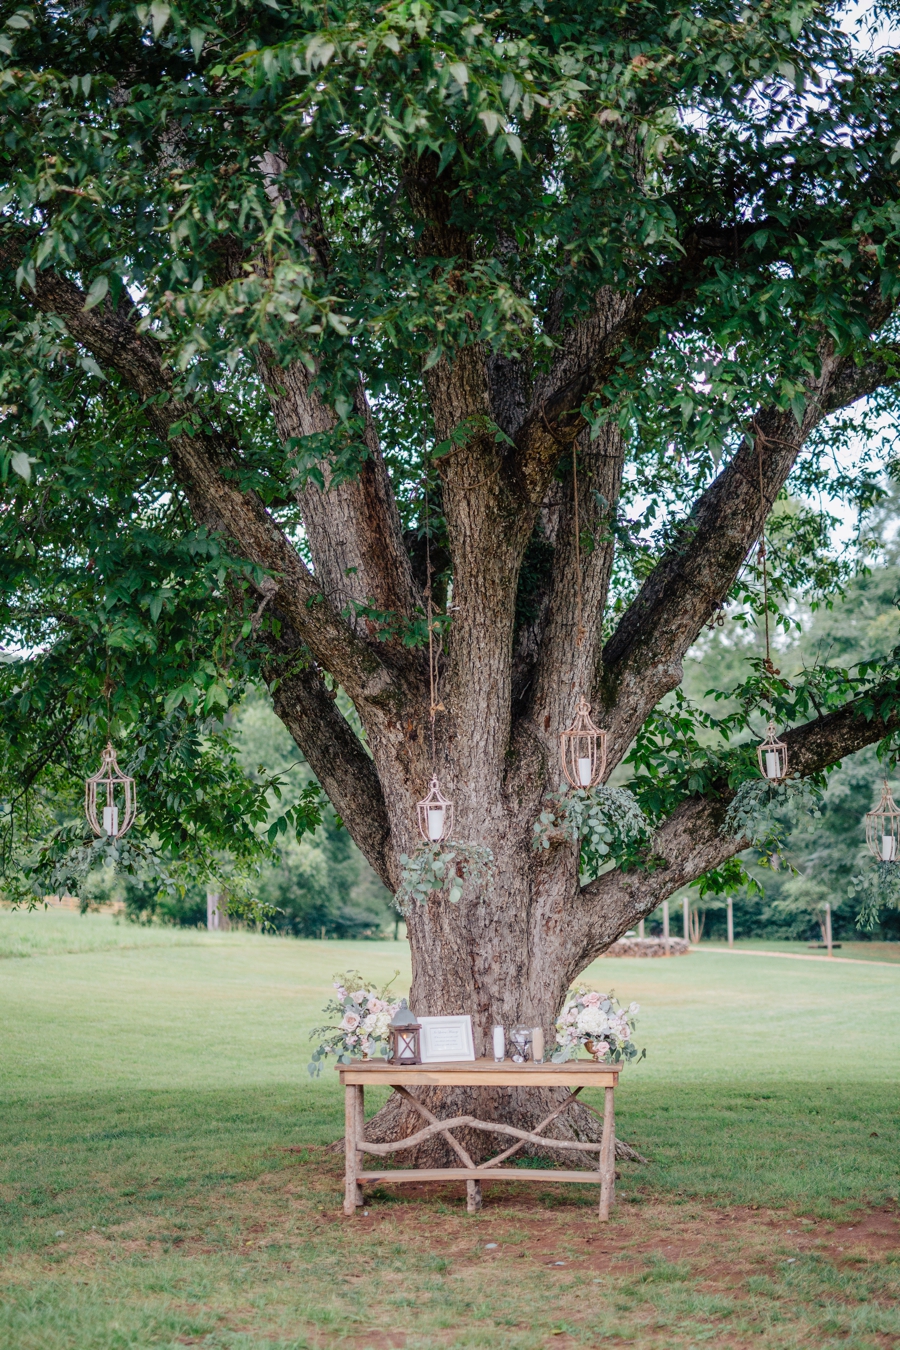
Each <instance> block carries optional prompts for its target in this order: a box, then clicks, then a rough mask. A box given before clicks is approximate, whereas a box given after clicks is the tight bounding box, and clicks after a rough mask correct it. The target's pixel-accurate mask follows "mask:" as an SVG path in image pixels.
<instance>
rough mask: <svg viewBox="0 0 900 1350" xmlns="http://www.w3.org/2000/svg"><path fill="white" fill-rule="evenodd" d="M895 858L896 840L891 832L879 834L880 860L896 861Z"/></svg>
mask: <svg viewBox="0 0 900 1350" xmlns="http://www.w3.org/2000/svg"><path fill="white" fill-rule="evenodd" d="M896 860H897V841H896V839H895V838H894V836H893V835H892V834H883V835H882V836H881V861H882V862H896Z"/></svg>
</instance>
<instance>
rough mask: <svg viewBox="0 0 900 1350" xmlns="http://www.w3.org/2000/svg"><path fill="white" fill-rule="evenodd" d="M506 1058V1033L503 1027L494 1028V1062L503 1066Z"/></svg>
mask: <svg viewBox="0 0 900 1350" xmlns="http://www.w3.org/2000/svg"><path fill="white" fill-rule="evenodd" d="M505 1058H506V1032H505V1031H504V1030H503V1028H502V1027H494V1060H495V1062H496V1063H497V1064H502V1063H503V1060H504V1059H505Z"/></svg>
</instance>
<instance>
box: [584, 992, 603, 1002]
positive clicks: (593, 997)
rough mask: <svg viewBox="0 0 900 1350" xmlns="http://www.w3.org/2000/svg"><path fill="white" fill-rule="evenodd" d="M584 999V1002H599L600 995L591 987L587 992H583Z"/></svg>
mask: <svg viewBox="0 0 900 1350" xmlns="http://www.w3.org/2000/svg"><path fill="white" fill-rule="evenodd" d="M584 1001H585V1003H599V1002H600V995H599V994H598V993H595V991H594V990H593V989H592V990H591V992H590V993H589V994H585V996H584Z"/></svg>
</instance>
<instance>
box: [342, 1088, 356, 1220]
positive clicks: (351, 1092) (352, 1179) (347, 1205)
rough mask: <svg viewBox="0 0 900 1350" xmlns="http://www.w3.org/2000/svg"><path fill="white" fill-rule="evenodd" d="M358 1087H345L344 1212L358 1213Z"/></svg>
mask: <svg viewBox="0 0 900 1350" xmlns="http://www.w3.org/2000/svg"><path fill="white" fill-rule="evenodd" d="M357 1190H358V1186H357V1182H356V1088H355V1087H351V1086H350V1084H349V1083H348V1084H347V1085H346V1086H345V1088H344V1213H345V1214H348V1215H349V1214H355V1213H356V1193H357Z"/></svg>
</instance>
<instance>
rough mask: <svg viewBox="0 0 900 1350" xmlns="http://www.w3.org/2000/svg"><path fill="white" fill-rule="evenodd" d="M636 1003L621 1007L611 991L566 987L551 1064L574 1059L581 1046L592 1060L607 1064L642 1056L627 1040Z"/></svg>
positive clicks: (633, 1020) (635, 1012) (632, 1025)
mask: <svg viewBox="0 0 900 1350" xmlns="http://www.w3.org/2000/svg"><path fill="white" fill-rule="evenodd" d="M639 1012H640V1004H639V1003H629V1005H628V1007H627V1008H623V1007H622V1005H621V1004H620V1003H619V1001H618V999H617V998H616V997H615V996H614V995H613V994H600V993H598V992H597V990H596V989H587V988H586V987H585V986H584V985H578V986H576V987H575V988H574V989H570V990H569V993H568V996H567V998H566V1002H565V1004H564V1005H563V1009H562V1012H561V1013H560V1015H559V1021H558V1022H557V1023H556V1045H557V1048H556V1050H555V1051H554V1052H553V1054H552V1055H551V1060H552V1062H553V1063H554V1064H564V1063H565V1061H566V1060H567V1059H575V1058H576V1056H577V1055H578V1051H579V1049H580V1048H581V1046H582V1045H583V1046H584V1047H585V1049H586V1050H587V1052H588V1054H590V1055H592V1056H593V1058H594V1059H596V1060H598V1061H600V1062H603V1061H606V1062H608V1063H610V1064H621V1063H622V1062H623V1061H624V1060H629V1059H643V1058H644V1057H645V1055H646V1054H647V1051H646V1050H642V1051H641V1052H640V1054H638V1049H637V1046H636V1045H635V1044H634V1042H633V1041H632V1039H631V1034H632V1031H633V1029H634V1025H635V1019H636V1017H637V1014H638V1013H639Z"/></svg>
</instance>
